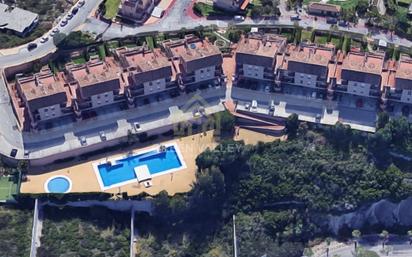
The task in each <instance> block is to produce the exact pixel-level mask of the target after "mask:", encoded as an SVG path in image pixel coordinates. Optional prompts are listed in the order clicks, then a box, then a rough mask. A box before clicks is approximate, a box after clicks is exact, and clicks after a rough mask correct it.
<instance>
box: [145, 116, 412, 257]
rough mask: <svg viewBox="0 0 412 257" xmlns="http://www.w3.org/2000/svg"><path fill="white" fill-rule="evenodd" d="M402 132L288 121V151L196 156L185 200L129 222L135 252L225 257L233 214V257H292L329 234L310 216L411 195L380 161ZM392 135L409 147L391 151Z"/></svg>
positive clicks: (277, 147) (238, 147) (168, 201)
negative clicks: (136, 236) (134, 225)
mask: <svg viewBox="0 0 412 257" xmlns="http://www.w3.org/2000/svg"><path fill="white" fill-rule="evenodd" d="M403 122H404V121H403V119H397V120H393V121H388V120H385V119H381V121H380V124H381V126H382V128H381V129H379V130H378V133H377V134H376V135H373V134H370V135H368V134H363V133H359V132H356V131H352V130H351V129H350V128H349V127H348V126H344V125H342V124H337V125H336V126H334V127H331V128H326V129H323V130H316V129H313V128H310V127H309V126H310V124H306V123H300V124H299V122H297V120H296V117H295V116H291V117H290V118H289V119H288V120H287V123H286V127H287V131H288V133H289V140H288V141H284V142H281V141H275V142H272V143H266V144H264V143H260V144H258V145H256V146H251V145H244V144H243V143H242V142H233V141H224V142H222V143H221V144H220V145H219V146H218V147H216V149H213V150H212V149H209V150H206V151H205V152H203V153H202V154H201V155H199V156H198V158H197V160H196V163H197V165H198V168H199V172H198V173H197V181H196V183H195V184H194V185H193V189H192V191H191V192H189V194H187V195H178V196H174V197H173V198H168V197H167V194H166V193H162V194H160V195H159V196H158V197H157V199H156V201H155V202H156V203H155V204H156V212H155V216H154V217H148V216H142V217H140V218H139V219H138V220H139V224H138V226H139V227H140V228H142V238H141V239H140V241H139V242H140V243H139V244H140V247H139V249H138V252H140V253H142V255H141V256H169V255H171V254H172V253H173V256H203V257H209V256H232V244H233V242H232V235H231V233H232V229H231V228H232V227H231V226H232V219H231V218H232V214H236V215H237V222H236V225H237V234H238V237H239V242H238V244H239V248H240V250H239V252H240V256H245V257H246V256H262V255H264V254H267V256H291V257H293V256H301V254H302V251H303V244H302V243H304V242H306V241H307V240H310V239H313V238H315V237H318V236H321V237H323V236H327V235H328V233H329V232H328V231H326V230H324V228H323V227H321V226H320V225H319V224H318V222H317V219H318V217H319V215H320V213H322V214H326V213H332V212H333V213H340V212H346V211H349V210H353V209H355V208H357V207H359V206H361V205H363V204H365V203H370V202H373V201H377V200H380V199H382V198H389V199H393V200H399V199H403V198H406V197H407V196H409V195H410V194H411V193H412V187H411V185H409V184H407V183H406V182H405V181H406V180H405V178H407V177H408V173H406V172H405V171H401V169H400V168H398V167H397V165H398V163H397V162H394V159H392V158H391V157H390V154H389V153H388V152H389V151H391V149H398V148H399V147H400V146H402V145H403V146H405V145H408V143H406V142H409V140H410V139H411V138H412V134H410V131H411V128H410V125H409V124H408V125H407V128H405V129H401V131H399V130H398V127H405V124H404V123H403ZM389 128H390V133H389V132H387V130H388V129H389ZM384 132H385V133H386V134H390V135H391V136H389V135H386V136H384V138H385V139H388V137H389V138H390V139H388V140H389V141H388V143H389V144H388V145H386V147H387V148H388V149H387V150H385V151H386V152H384V153H383V154H385V156H386V157H385V158H381V157H379V156H380V154H381V151H382V147H381V146H380V143H377V142H378V140H380V138H381V137H382V135H381V134H382V133H384ZM385 133H384V134H385ZM400 135H402V137H405V138H409V139H408V140H404V141H403V143H402V142H399V139H400V138H399V136H400ZM379 142H380V141H379ZM395 164H396V165H395ZM398 166H399V167H401V168H402V166H401V165H398ZM342 233H344V232H342ZM286 242H287V243H286ZM157 253H158V254H159V255H156V254H157ZM286 253H287V254H286Z"/></svg>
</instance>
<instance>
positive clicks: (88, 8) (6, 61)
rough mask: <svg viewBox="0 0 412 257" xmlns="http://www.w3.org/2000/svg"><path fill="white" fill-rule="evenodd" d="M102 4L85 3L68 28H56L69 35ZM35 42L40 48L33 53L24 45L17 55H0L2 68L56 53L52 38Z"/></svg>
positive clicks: (91, 1)
mask: <svg viewBox="0 0 412 257" xmlns="http://www.w3.org/2000/svg"><path fill="white" fill-rule="evenodd" d="M101 2H102V0H87V1H85V4H84V5H83V6H82V7H81V8H79V11H78V12H77V14H76V15H74V17H73V18H72V19H71V20H69V22H68V24H67V25H66V26H64V27H61V26H60V25H59V24H58V25H56V27H58V28H59V30H60V32H61V33H65V34H69V33H70V32H71V31H73V30H74V29H75V28H77V27H78V26H80V25H82V24H83V23H84V22H85V21H86V19H87V18H88V16H89V15H90V14H91V13H92V11H93V10H94V9H95V8H97V7H98V5H99V4H100V3H101ZM64 17H66V16H64ZM52 29H54V28H52ZM33 42H35V43H37V45H38V46H37V48H36V49H34V50H32V51H28V50H27V45H23V46H21V47H19V50H18V51H17V52H16V53H12V54H7V55H0V68H4V67H10V66H14V65H17V64H21V63H25V62H29V61H31V60H36V59H39V58H41V57H43V56H46V55H47V54H49V53H53V52H55V51H56V46H55V45H54V43H53V39H52V38H49V40H48V41H47V42H46V43H40V39H36V40H35V41H33Z"/></svg>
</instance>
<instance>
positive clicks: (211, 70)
mask: <svg viewBox="0 0 412 257" xmlns="http://www.w3.org/2000/svg"><path fill="white" fill-rule="evenodd" d="M215 72H216V67H215V66H210V67H206V68H203V69H198V70H196V71H195V82H201V81H205V80H211V79H214V78H215Z"/></svg>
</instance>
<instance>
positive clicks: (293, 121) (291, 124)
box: [285, 113, 299, 138]
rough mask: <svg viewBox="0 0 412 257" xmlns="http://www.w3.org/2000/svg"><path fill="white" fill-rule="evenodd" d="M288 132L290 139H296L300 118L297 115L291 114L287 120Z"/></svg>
mask: <svg viewBox="0 0 412 257" xmlns="http://www.w3.org/2000/svg"><path fill="white" fill-rule="evenodd" d="M285 127H286V132H287V133H288V136H289V137H290V138H295V137H296V134H297V132H298V128H299V118H298V115H297V114H296V113H293V114H291V115H290V116H289V117H288V118H287V120H286V126H285Z"/></svg>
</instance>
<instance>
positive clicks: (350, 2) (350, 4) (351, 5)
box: [328, 0, 359, 9]
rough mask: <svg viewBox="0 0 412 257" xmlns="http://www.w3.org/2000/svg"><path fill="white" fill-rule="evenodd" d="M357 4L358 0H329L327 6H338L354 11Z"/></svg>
mask: <svg viewBox="0 0 412 257" xmlns="http://www.w3.org/2000/svg"><path fill="white" fill-rule="evenodd" d="M358 2H359V0H346V1H339V0H329V1H328V4H335V5H340V6H341V7H342V8H343V9H355V7H356V6H357V5H358Z"/></svg>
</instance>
